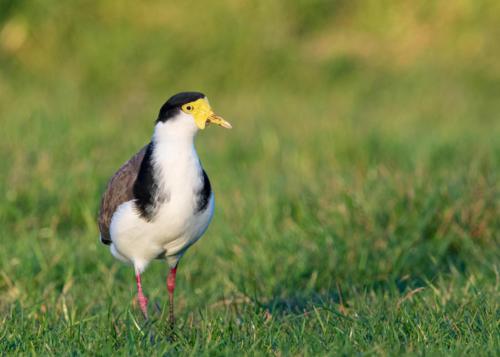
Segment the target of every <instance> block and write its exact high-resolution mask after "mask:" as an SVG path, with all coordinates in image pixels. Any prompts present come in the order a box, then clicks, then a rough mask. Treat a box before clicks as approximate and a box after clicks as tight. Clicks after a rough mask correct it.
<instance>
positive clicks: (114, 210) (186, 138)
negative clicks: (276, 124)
mask: <svg viewBox="0 0 500 357" xmlns="http://www.w3.org/2000/svg"><path fill="white" fill-rule="evenodd" d="M208 123H213V124H217V125H220V126H222V127H224V128H231V125H230V124H229V123H228V122H227V121H225V120H224V119H222V118H221V117H220V116H218V115H216V114H215V113H214V112H213V111H212V109H211V107H210V105H209V103H208V100H207V98H206V97H205V95H203V94H202V93H198V92H183V93H179V94H176V95H174V96H173V97H171V98H170V99H169V100H168V101H167V102H166V103H165V104H164V105H163V106H162V107H161V109H160V113H159V115H158V119H157V120H156V123H155V126H154V131H153V135H152V138H151V141H150V142H149V144H147V145H146V146H145V147H143V148H142V149H141V150H140V151H139V152H138V153H136V154H135V155H134V156H133V157H132V158H131V159H130V160H129V161H127V162H126V163H125V164H124V165H123V166H122V167H121V168H120V169H119V170H118V171H117V172H116V173H115V174H114V176H113V177H112V178H111V179H110V181H109V183H108V186H107V188H106V191H105V192H104V195H103V196H102V202H101V207H100V212H99V230H100V233H101V235H100V240H101V242H102V243H104V244H106V245H108V246H109V247H110V250H111V253H112V254H113V255H114V256H115V257H116V258H118V259H120V260H122V261H124V262H127V263H130V264H131V265H133V266H134V269H135V278H136V283H137V299H138V302H139V306H140V308H141V310H142V312H143V314H144V316H145V317H146V318H147V316H148V311H147V303H148V301H147V298H146V297H145V296H144V293H143V290H142V286H141V274H142V273H143V272H144V270H145V269H146V267H147V266H148V264H149V263H150V262H151V261H152V260H153V259H165V260H166V261H167V263H168V265H169V268H170V271H169V274H168V277H167V290H168V294H169V300H170V315H169V317H170V323H171V325H173V323H174V288H175V274H176V270H177V265H178V263H179V260H180V259H181V257H182V256H183V254H184V253H185V252H186V250H187V249H188V248H189V247H190V246H191V245H192V244H193V243H195V242H196V241H197V240H198V239H200V237H201V236H202V235H203V233H205V230H206V229H207V227H208V225H209V223H210V220H211V219H212V216H213V213H214V193H213V191H212V188H211V185H210V181H209V179H208V176H207V174H206V172H205V170H204V169H203V167H202V165H201V162H200V159H199V157H198V154H197V153H196V149H195V147H194V138H195V136H196V133H197V132H198V130H202V129H204V128H205V126H206V125H207V124H208Z"/></svg>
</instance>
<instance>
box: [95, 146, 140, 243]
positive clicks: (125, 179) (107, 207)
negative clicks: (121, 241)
mask: <svg viewBox="0 0 500 357" xmlns="http://www.w3.org/2000/svg"><path fill="white" fill-rule="evenodd" d="M146 149H147V145H146V146H145V147H143V148H142V149H141V151H139V152H138V153H137V154H135V155H134V156H133V157H132V158H131V159H130V160H129V161H127V162H126V163H125V164H124V165H123V166H122V167H120V169H119V170H118V171H117V172H116V173H115V174H114V176H113V177H112V178H111V180H109V182H108V187H107V188H106V192H104V195H103V196H102V201H101V208H100V210H99V230H100V231H101V242H102V243H104V244H106V245H109V244H111V236H110V234H109V226H110V224H111V218H112V217H113V214H114V213H115V211H116V209H117V208H118V206H119V205H121V204H122V203H124V202H127V201H130V200H132V199H134V192H133V188H134V182H135V180H136V179H137V175H138V174H139V169H140V168H141V163H142V159H144V154H145V153H146Z"/></svg>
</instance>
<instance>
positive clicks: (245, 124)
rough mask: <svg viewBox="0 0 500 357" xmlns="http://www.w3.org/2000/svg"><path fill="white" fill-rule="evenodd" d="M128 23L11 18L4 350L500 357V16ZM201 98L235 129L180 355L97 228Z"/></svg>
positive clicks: (325, 9)
mask: <svg viewBox="0 0 500 357" xmlns="http://www.w3.org/2000/svg"><path fill="white" fill-rule="evenodd" d="M113 4H115V3H114V2H112V1H101V2H99V3H97V2H96V3H95V4H91V3H88V2H85V1H75V2H71V4H70V3H69V2H68V3H67V4H66V3H62V2H56V1H52V2H50V4H48V5H47V3H46V2H44V4H42V3H35V2H24V1H16V2H0V128H1V134H2V135H1V136H2V140H0V172H1V173H2V174H1V175H0V197H3V200H2V201H1V202H0V222H1V224H0V237H1V242H2V243H1V247H0V353H3V354H6V355H11V354H26V355H29V354H33V355H35V354H36V355H69V354H71V355H148V356H149V355H164V354H167V355H169V354H171V355H176V354H183V355H185V354H186V355H187V354H191V355H203V354H206V355H235V354H237V355H240V354H246V355H261V354H276V355H355V354H361V355H365V354H366V355H404V354H407V355H498V354H499V353H500V306H499V304H500V264H499V262H500V184H499V182H500V140H499V138H500V120H499V119H500V118H499V114H498V113H500V101H499V100H498V98H500V85H499V83H500V61H499V60H498V58H500V49H499V48H498V46H497V44H498V43H499V41H500V33H499V31H498V22H497V20H498V16H499V14H500V8H499V6H498V4H497V2H496V1H472V0H471V1H463V2H460V3H456V4H454V5H448V6H443V5H440V3H439V2H432V1H429V2H422V3H421V5H414V6H408V5H407V2H405V1H391V2H389V1H387V2H385V5H384V6H383V7H381V6H380V5H377V3H376V2H365V3H364V5H363V6H362V5H352V2H349V1H341V0H337V1H334V2H329V1H321V0H317V1H313V2H308V1H297V2H293V3H292V2H288V1H276V2H272V4H271V2H269V3H260V4H258V3H251V2H248V3H247V2H241V3H240V2H233V1H229V0H228V1H224V2H217V3H215V2H214V3H212V4H211V5H210V6H209V5H205V8H204V9H203V11H194V10H193V9H195V8H198V6H199V5H195V3H194V2H190V1H188V2H183V3H182V5H181V4H177V5H175V6H174V5H173V4H171V3H168V2H167V3H165V2H151V3H149V2H148V4H147V5H146V4H142V3H139V2H132V1H130V2H127V3H126V4H125V5H123V6H124V7H121V6H117V5H113ZM190 89H194V90H202V91H204V92H206V93H207V94H208V96H209V98H210V100H211V104H212V106H213V107H214V108H215V110H216V111H217V112H219V113H220V114H222V115H223V116H224V117H225V118H226V119H228V120H229V121H230V122H231V123H232V124H233V127H234V129H233V130H232V131H226V130H223V129H218V128H212V127H211V128H208V129H207V130H206V131H204V132H201V133H200V135H199V136H198V138H197V148H198V152H199V155H200V157H201V159H202V162H203V164H204V167H205V169H206V171H207V172H208V174H209V176H210V178H211V181H212V185H213V188H214V191H215V193H216V200H217V207H216V213H215V217H214V220H213V222H212V224H211V226H210V228H209V230H208V231H207V233H206V235H205V236H204V238H203V239H202V240H201V241H200V242H198V243H197V244H196V245H195V246H193V247H192V248H191V249H190V250H189V252H188V253H187V254H186V255H185V257H184V258H183V259H182V261H181V263H180V266H179V273H178V287H177V289H176V301H177V306H176V312H177V317H178V327H177V331H176V338H175V340H174V341H172V340H170V339H169V338H167V337H166V335H165V329H166V321H165V316H162V315H161V314H156V315H154V317H153V318H152V319H151V321H149V322H147V323H146V322H145V321H144V320H143V319H142V317H141V315H140V313H139V311H138V309H137V307H136V306H135V304H134V296H135V282H134V278H133V271H132V269H131V267H129V266H125V265H123V264H121V263H120V262H117V261H116V260H115V259H114V258H113V257H112V256H111V255H110V254H109V252H108V250H107V249H106V247H105V246H103V245H101V244H100V243H99V242H98V241H97V237H98V231H97V226H96V211H97V207H98V204H99V198H100V194H101V193H102V191H103V189H104V187H105V184H106V181H107V179H108V178H109V177H110V175H111V174H112V173H113V172H114V170H115V169H117V168H118V166H119V165H120V164H121V163H122V162H124V161H125V160H127V159H128V158H129V157H130V156H131V155H132V154H133V153H134V152H135V151H136V150H137V149H138V148H140V147H141V146H142V145H143V144H144V143H145V142H147V141H148V138H149V136H150V135H151V130H152V125H153V123H154V119H155V116H156V114H157V111H158V109H159V107H160V106H161V104H162V103H163V101H164V100H165V99H166V98H167V97H169V96H170V95H171V94H173V93H175V92H177V91H181V90H190ZM166 274H167V266H166V264H165V263H164V262H160V261H158V262H154V263H153V264H151V266H150V267H149V269H148V270H147V271H146V273H145V274H144V278H143V279H144V281H143V285H144V288H145V291H146V293H147V295H148V296H149V297H150V300H151V301H155V302H157V304H158V305H159V306H160V309H161V310H163V311H166V310H167V309H166V307H167V306H166V303H167V294H166V288H165V278H166Z"/></svg>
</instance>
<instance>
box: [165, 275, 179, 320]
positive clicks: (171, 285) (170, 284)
mask: <svg viewBox="0 0 500 357" xmlns="http://www.w3.org/2000/svg"><path fill="white" fill-rule="evenodd" d="M176 273H177V267H175V268H172V269H170V272H169V273H168V277H167V290H168V297H169V300H170V316H169V321H170V327H171V328H172V329H173V328H174V321H175V320H174V290H175V274H176Z"/></svg>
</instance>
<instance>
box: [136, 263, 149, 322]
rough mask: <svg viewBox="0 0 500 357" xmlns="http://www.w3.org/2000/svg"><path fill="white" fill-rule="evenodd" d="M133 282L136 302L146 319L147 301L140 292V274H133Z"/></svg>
mask: <svg viewBox="0 0 500 357" xmlns="http://www.w3.org/2000/svg"><path fill="white" fill-rule="evenodd" d="M135 281H136V282H137V300H138V301H139V306H140V307H141V311H142V313H143V315H144V317H145V318H146V319H147V318H148V299H147V298H146V297H145V296H144V293H143V292H142V285H141V273H139V272H138V271H136V272H135Z"/></svg>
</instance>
